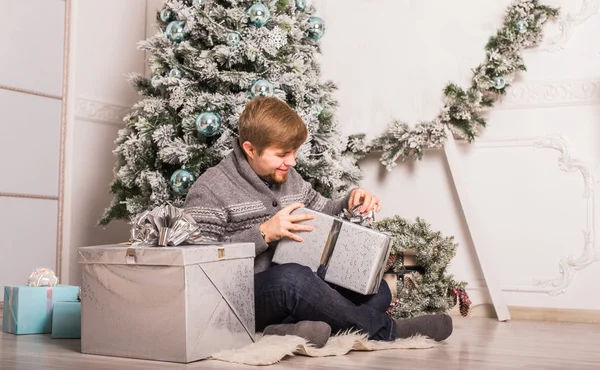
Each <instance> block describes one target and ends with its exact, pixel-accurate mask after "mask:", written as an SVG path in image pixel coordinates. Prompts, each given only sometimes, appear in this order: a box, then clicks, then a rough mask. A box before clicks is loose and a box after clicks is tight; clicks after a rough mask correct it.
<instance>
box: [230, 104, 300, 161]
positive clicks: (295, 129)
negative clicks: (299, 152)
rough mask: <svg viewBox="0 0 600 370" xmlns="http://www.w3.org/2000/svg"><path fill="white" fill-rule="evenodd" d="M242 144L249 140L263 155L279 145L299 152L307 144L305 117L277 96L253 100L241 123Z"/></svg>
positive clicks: (247, 105)
mask: <svg viewBox="0 0 600 370" xmlns="http://www.w3.org/2000/svg"><path fill="white" fill-rule="evenodd" d="M238 132H239V136H240V144H242V143H244V142H245V141H249V142H250V143H252V145H253V146H254V147H255V148H256V149H257V150H258V154H259V155H261V154H262V153H263V151H264V150H265V148H267V147H269V146H276V147H278V148H281V149H285V150H295V149H298V148H299V147H300V145H302V144H303V143H304V141H306V137H307V136H308V130H307V129H306V125H305V124H304V121H302V118H300V116H299V115H298V113H296V112H295V111H294V110H293V109H292V108H291V107H290V106H289V105H287V103H285V102H284V101H281V100H279V99H277V98H273V97H261V98H255V99H252V100H250V101H249V102H248V104H246V107H245V108H244V111H243V112H242V115H241V116H240V120H239V122H238Z"/></svg>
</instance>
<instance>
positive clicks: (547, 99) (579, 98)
mask: <svg viewBox="0 0 600 370" xmlns="http://www.w3.org/2000/svg"><path fill="white" fill-rule="evenodd" d="M596 104H600V78H592V79H582V80H567V81H539V82H527V83H522V84H521V83H517V84H515V85H514V86H512V87H511V89H510V90H509V91H508V92H507V95H506V96H504V97H502V98H501V100H500V104H498V106H497V107H496V108H495V109H499V110H510V109H525V108H554V107H557V106H561V107H564V106H580V105H596Z"/></svg>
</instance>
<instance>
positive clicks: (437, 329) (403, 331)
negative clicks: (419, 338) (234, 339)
mask: <svg viewBox="0 0 600 370" xmlns="http://www.w3.org/2000/svg"><path fill="white" fill-rule="evenodd" d="M394 321H395V323H396V338H409V337H411V336H413V335H415V334H421V335H425V336H427V337H429V338H431V339H433V340H435V341H437V342H439V341H442V340H445V339H447V338H448V337H449V336H450V334H452V318H451V317H450V316H448V315H424V316H418V317H413V318H410V319H394Z"/></svg>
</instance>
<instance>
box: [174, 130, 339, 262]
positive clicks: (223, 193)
mask: <svg viewBox="0 0 600 370" xmlns="http://www.w3.org/2000/svg"><path fill="white" fill-rule="evenodd" d="M349 198H350V193H348V194H347V195H346V196H345V197H344V198H342V199H338V200H336V201H332V200H330V199H327V198H325V197H323V196H322V195H321V194H319V193H318V192H317V191H315V190H314V189H313V188H312V186H311V185H310V183H308V182H306V181H304V179H302V177H301V176H300V175H299V174H298V172H296V171H295V170H294V169H293V168H290V170H289V172H288V180H287V181H286V182H285V183H284V184H280V185H279V184H273V185H271V187H270V188H269V187H268V186H267V185H266V184H265V183H264V182H263V181H262V180H261V179H260V178H259V177H258V175H257V174H256V173H255V172H254V170H252V168H251V167H250V164H249V163H248V161H247V160H246V157H245V155H244V153H243V152H242V148H241V147H240V145H239V142H238V140H237V139H236V140H234V143H233V151H232V152H231V153H230V154H229V155H228V156H227V157H225V158H224V159H223V160H222V161H221V163H219V164H218V165H216V166H215V167H212V168H210V169H208V170H207V171H206V172H204V173H203V174H202V175H201V176H200V177H199V178H198V180H196V182H195V183H194V185H193V186H192V188H191V189H190V191H189V193H188V195H187V198H186V201H185V208H186V210H187V211H188V212H189V213H190V214H191V215H192V217H193V218H194V219H195V220H196V222H197V223H198V224H199V225H200V230H201V232H202V235H203V236H204V237H203V239H204V240H210V241H223V242H251V243H254V244H255V246H256V258H255V260H254V272H255V273H259V272H261V271H264V270H266V269H267V268H268V267H269V266H270V264H271V259H272V257H273V253H274V251H275V248H276V247H277V242H274V243H269V244H267V243H266V242H265V241H264V239H263V238H262V236H261V234H260V231H259V229H258V227H259V226H260V225H261V224H262V223H263V222H265V221H266V220H268V219H269V218H271V217H272V216H273V215H275V214H276V213H277V212H278V211H279V210H281V208H283V207H285V206H287V205H289V204H291V203H295V202H300V203H304V205H305V206H306V208H310V209H313V210H315V211H319V212H323V213H326V214H329V215H335V214H339V213H340V212H341V211H342V210H343V209H344V207H346V206H347V204H348V200H349Z"/></svg>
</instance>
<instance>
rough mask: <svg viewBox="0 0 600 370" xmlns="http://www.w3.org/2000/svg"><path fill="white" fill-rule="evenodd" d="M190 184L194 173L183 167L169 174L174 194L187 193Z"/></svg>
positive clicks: (192, 181) (192, 182)
mask: <svg viewBox="0 0 600 370" xmlns="http://www.w3.org/2000/svg"><path fill="white" fill-rule="evenodd" d="M192 184H194V175H192V173H191V172H190V171H188V170H186V169H185V168H182V169H179V170H177V171H175V172H173V174H172V175H171V189H173V192H175V194H178V195H185V194H187V192H188V190H189V189H190V187H191V186H192Z"/></svg>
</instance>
